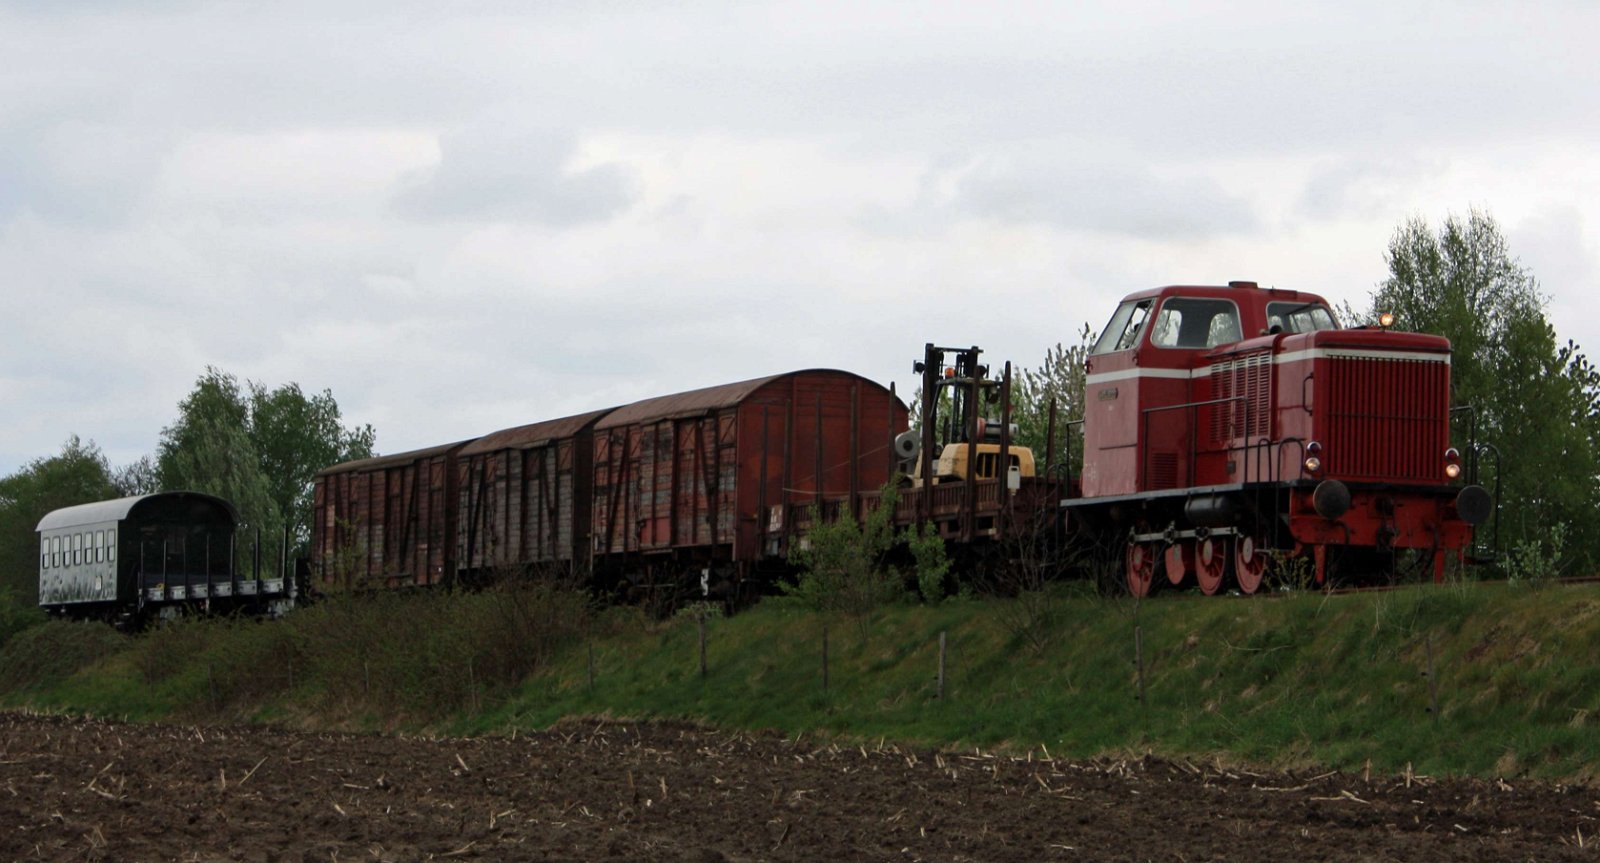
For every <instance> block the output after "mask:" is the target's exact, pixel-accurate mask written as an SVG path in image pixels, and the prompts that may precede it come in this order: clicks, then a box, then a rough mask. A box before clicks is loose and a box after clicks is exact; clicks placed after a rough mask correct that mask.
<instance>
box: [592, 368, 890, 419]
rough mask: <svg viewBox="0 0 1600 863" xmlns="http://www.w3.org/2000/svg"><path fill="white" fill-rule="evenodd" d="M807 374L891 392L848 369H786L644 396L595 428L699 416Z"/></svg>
mask: <svg viewBox="0 0 1600 863" xmlns="http://www.w3.org/2000/svg"><path fill="white" fill-rule="evenodd" d="M806 374H828V375H844V376H846V377H851V378H855V379H856V380H859V381H862V382H863V383H866V384H869V385H871V386H874V387H877V388H878V389H881V390H884V391H885V392H888V389H887V388H886V387H884V386H883V385H882V384H880V383H878V382H877V381H874V380H871V379H869V378H864V377H862V376H860V375H858V374H856V373H855V372H847V371H843V370H841V369H800V370H798V371H792V372H784V373H782V374H777V375H768V376H767V377H764V378H754V379H752V380H748V381H739V382H738V383H732V384H722V385H720V386H714V387H705V388H703V389H698V390H689V391H688V392H683V393H676V394H674V395H670V396H658V397H656V398H653V399H645V400H644V401H639V402H634V403H633V404H631V405H624V406H622V407H620V408H617V409H616V410H614V411H612V412H611V414H610V415H609V416H607V417H606V418H605V419H602V420H601V421H600V422H598V423H596V424H595V428H596V429H608V428H613V427H615V426H623V425H630V424H632V423H639V422H651V421H654V420H662V419H673V418H675V417H688V416H699V415H701V414H704V413H706V412H707V411H713V410H718V409H720V408H726V407H732V406H733V405H736V404H739V403H740V402H742V401H744V400H745V399H747V398H749V397H750V396H752V395H754V394H755V392H756V391H757V390H759V389H761V388H762V387H764V386H766V385H768V384H770V383H774V382H776V381H780V380H784V379H785V378H792V377H795V376H798V375H806Z"/></svg>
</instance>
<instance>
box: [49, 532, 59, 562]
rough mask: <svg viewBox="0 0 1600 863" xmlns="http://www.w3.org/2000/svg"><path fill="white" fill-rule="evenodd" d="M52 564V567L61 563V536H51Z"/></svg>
mask: <svg viewBox="0 0 1600 863" xmlns="http://www.w3.org/2000/svg"><path fill="white" fill-rule="evenodd" d="M50 565H51V566H52V567H56V566H60V565H61V537H59V536H53V537H51V538H50Z"/></svg>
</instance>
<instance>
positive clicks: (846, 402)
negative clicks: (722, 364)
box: [591, 369, 907, 586]
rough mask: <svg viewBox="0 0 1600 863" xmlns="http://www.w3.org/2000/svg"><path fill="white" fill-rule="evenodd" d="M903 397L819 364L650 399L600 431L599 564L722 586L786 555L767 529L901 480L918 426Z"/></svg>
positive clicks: (630, 573) (617, 572)
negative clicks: (907, 442) (903, 443)
mask: <svg viewBox="0 0 1600 863" xmlns="http://www.w3.org/2000/svg"><path fill="white" fill-rule="evenodd" d="M906 421H907V417H906V408H905V405H903V404H902V403H901V402H900V400H899V399H898V398H896V397H895V395H894V393H893V392H892V391H891V390H889V389H887V388H885V387H883V386H881V385H879V384H877V383H875V382H873V381H871V380H868V379H867V378H864V377H861V376H860V375H856V374H853V373H850V372H844V371H837V370H831V369H811V370H805V371H796V372H788V373H785V374H779V375H773V376H770V377H763V378H756V379H754V380H748V381H742V382H739V383H734V384H726V385H723V386H716V387H708V388H706V389H701V390H694V391H692V392H686V393H679V394H677V395H671V396H663V397H660V398H654V399H646V400H645V401H641V402H636V403H634V404H631V405H627V406H625V407H621V408H618V409H616V410H615V411H612V412H611V413H609V414H607V415H606V416H605V418H604V419H602V420H600V421H599V422H598V423H597V424H596V425H595V433H594V485H593V488H594V509H593V525H592V529H591V533H592V537H593V548H594V550H595V560H594V565H595V567H596V569H597V570H599V571H600V572H601V574H602V577H603V578H612V579H635V578H642V579H644V580H647V581H651V582H655V583H662V582H668V583H671V582H680V583H681V581H682V580H683V579H684V578H685V577H686V576H687V577H689V578H694V577H696V575H698V577H699V578H700V579H702V584H703V585H706V586H710V585H712V584H716V583H722V584H726V583H727V582H729V581H732V582H734V583H738V582H739V581H741V580H743V579H745V578H747V577H749V576H750V575H751V574H753V572H754V571H755V570H756V569H757V568H759V567H760V566H761V565H762V564H763V563H764V562H765V561H766V559H767V558H769V557H770V556H771V555H773V554H781V553H782V551H783V549H781V548H777V547H769V546H768V545H767V543H765V542H764V541H763V538H764V537H765V536H766V535H767V533H768V529H769V527H772V526H773V525H774V524H776V525H778V526H781V525H783V524H785V523H793V521H794V519H793V511H794V510H795V509H796V508H797V507H799V508H804V507H807V506H810V505H811V504H812V503H821V502H822V501H823V500H825V499H839V498H847V499H852V500H853V499H856V498H858V497H859V495H860V494H861V493H862V492H864V491H869V490H873V489H877V488H878V487H879V486H881V485H883V484H884V483H885V482H887V481H888V480H889V478H890V476H892V474H893V470H894V466H895V456H894V453H893V448H892V441H893V439H894V436H895V435H896V434H897V433H899V432H901V431H904V430H905V428H906Z"/></svg>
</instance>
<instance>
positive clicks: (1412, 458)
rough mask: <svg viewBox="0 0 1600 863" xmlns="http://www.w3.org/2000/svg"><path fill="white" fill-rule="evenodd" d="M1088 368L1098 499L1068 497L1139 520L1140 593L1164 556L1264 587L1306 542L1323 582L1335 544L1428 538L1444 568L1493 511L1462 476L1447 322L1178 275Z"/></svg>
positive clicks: (1122, 318)
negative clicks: (1343, 312)
mask: <svg viewBox="0 0 1600 863" xmlns="http://www.w3.org/2000/svg"><path fill="white" fill-rule="evenodd" d="M1086 371H1087V375H1086V378H1085V399H1084V400H1085V405H1086V407H1085V413H1084V468H1083V472H1082V482H1083V497H1082V498H1079V499H1076V500H1072V501H1068V502H1067V503H1066V504H1065V505H1066V506H1067V507H1068V509H1069V510H1070V511H1072V512H1073V513H1075V515H1076V517H1077V518H1078V519H1079V520H1081V521H1085V522H1089V523H1096V524H1098V525H1099V526H1102V527H1104V526H1107V525H1109V526H1110V527H1111V528H1112V529H1114V530H1121V531H1125V532H1126V534H1127V535H1128V537H1129V544H1128V551H1127V560H1126V567H1127V570H1128V581H1129V585H1130V587H1132V588H1133V589H1134V590H1135V592H1140V591H1142V590H1148V588H1149V585H1150V582H1151V580H1152V578H1153V576H1154V574H1155V572H1157V571H1159V570H1161V569H1163V568H1164V569H1165V571H1166V576H1167V579H1168V580H1171V581H1172V582H1173V583H1180V582H1182V581H1183V580H1184V579H1186V578H1188V577H1189V576H1190V575H1191V574H1194V575H1195V576H1196V577H1197V578H1198V580H1199V583H1200V586H1201V588H1202V590H1205V591H1206V592H1214V591H1215V590H1217V589H1220V588H1221V585H1222V584H1223V582H1224V580H1225V578H1226V577H1227V576H1229V575H1230V574H1232V575H1233V576H1234V581H1235V583H1236V584H1237V586H1238V587H1239V588H1240V589H1241V590H1242V591H1243V592H1246V593H1249V592H1253V591H1254V590H1255V589H1256V588H1257V587H1258V586H1259V585H1260V582H1261V576H1262V575H1263V574H1264V573H1265V572H1266V569H1267V567H1268V564H1269V563H1271V562H1274V561H1279V562H1281V561H1282V560H1283V559H1287V558H1293V557H1295V556H1297V555H1304V556H1305V557H1307V558H1308V559H1309V560H1310V561H1311V568H1312V569H1313V571H1314V573H1315V575H1316V578H1317V579H1318V581H1321V580H1323V579H1324V578H1325V577H1326V567H1327V563H1328V552H1329V550H1330V549H1337V550H1339V551H1340V552H1352V553H1351V554H1348V555H1346V557H1348V558H1349V559H1352V560H1355V559H1359V560H1360V561H1362V562H1363V564H1371V563H1373V562H1374V561H1377V560H1379V559H1380V557H1382V556H1383V555H1387V554H1390V553H1392V552H1393V551H1395V550H1397V549H1407V548H1409V549H1418V550H1421V551H1425V552H1429V553H1432V554H1433V556H1434V566H1435V575H1436V577H1441V576H1442V572H1443V562H1444V556H1445V554H1446V553H1460V552H1461V551H1462V549H1464V548H1465V547H1466V546H1467V545H1469V544H1470V542H1471V531H1472V527H1473V526H1474V525H1476V524H1478V523H1481V522H1482V521H1483V520H1484V519H1485V518H1487V516H1488V514H1489V510H1490V507H1491V504H1490V503H1489V498H1488V495H1487V494H1486V493H1485V492H1484V491H1483V489H1481V488H1478V487H1477V486H1473V485H1467V486H1465V487H1462V486H1461V485H1460V483H1459V481H1458V479H1457V477H1458V476H1459V473H1460V470H1461V466H1460V457H1459V454H1457V453H1456V451H1455V450H1453V449H1451V447H1450V377H1449V372H1450V344H1449V342H1448V340H1446V339H1444V338H1441V337H1439V336H1431V335H1424V334H1417V333H1399V332H1391V331H1388V330H1384V329H1378V328H1361V329H1353V330H1341V329H1339V328H1338V326H1337V321H1336V319H1335V318H1334V315H1333V313H1332V311H1331V310H1330V309H1329V307H1328V305H1327V303H1326V302H1325V301H1324V300H1323V299H1322V298H1321V297H1318V296H1316V295H1314V294H1306V293H1300V292H1296V291H1282V290H1276V289H1261V288H1258V287H1257V286H1256V285H1255V284H1254V283H1249V282H1232V283H1230V284H1229V285H1228V286H1226V287H1215V286H1171V287H1165V288H1159V289H1155V290H1150V291H1143V292H1139V293H1136V294H1132V295H1130V296H1129V297H1127V298H1126V299H1125V300H1123V302H1122V303H1121V304H1120V305H1119V306H1118V308H1117V310H1116V312H1115V313H1114V314H1113V316H1112V319H1111V321H1110V323H1109V324H1108V326H1107V327H1106V329H1105V331H1104V332H1103V333H1102V334H1101V336H1100V338H1099V339H1098V340H1097V341H1096V343H1095V345H1094V346H1093V348H1092V349H1091V351H1090V355H1089V357H1088V360H1087V369H1086ZM1391 559H1392V558H1391Z"/></svg>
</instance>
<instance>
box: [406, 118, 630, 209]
mask: <svg viewBox="0 0 1600 863" xmlns="http://www.w3.org/2000/svg"><path fill="white" fill-rule="evenodd" d="M576 156H577V146H576V143H575V141H574V138H573V136H572V135H570V134H567V133H563V132H557V131H554V130H550V129H515V128H512V127H509V126H505V125H501V124H498V123H480V124H477V125H474V126H470V127H467V128H463V129H460V130H458V131H455V132H451V133H449V134H446V135H444V136H442V137H441V138H440V140H439V162H438V163H437V164H436V165H434V166H432V167H430V168H426V169H423V170H421V171H418V172H415V173H413V174H411V175H409V176H407V177H405V178H404V179H403V180H401V182H400V184H399V188H398V189H397V190H396V191H395V193H394V197H393V199H392V205H393V208H394V210H395V212H396V213H398V214H400V215H402V216H404V217H406V218H411V219H418V220H464V221H511V222H533V223H538V224H544V225H552V226H557V227H560V226H570V225H579V224H583V223H586V222H596V221H604V220H606V219H609V218H611V217H612V216H615V215H617V214H618V213H620V212H622V211H624V210H626V209H627V208H628V207H629V206H631V205H632V204H633V203H634V201H635V200H636V199H637V196H638V190H637V178H636V177H635V175H634V173H633V172H632V171H631V170H630V169H628V168H627V167H625V166H623V165H620V164H617V163H615V162H606V163H601V164H598V165H593V166H590V167H579V166H577V165H575V164H574V162H575V161H576Z"/></svg>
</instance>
